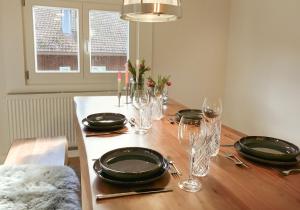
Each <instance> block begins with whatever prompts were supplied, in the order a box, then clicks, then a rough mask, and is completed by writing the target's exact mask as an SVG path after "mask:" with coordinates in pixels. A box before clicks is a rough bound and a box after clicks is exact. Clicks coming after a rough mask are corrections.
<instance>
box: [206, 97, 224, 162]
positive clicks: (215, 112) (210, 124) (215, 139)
mask: <svg viewBox="0 0 300 210" xmlns="http://www.w3.org/2000/svg"><path fill="white" fill-rule="evenodd" d="M202 112H203V116H204V118H205V120H206V126H207V135H208V138H210V142H211V143H210V150H211V151H210V153H211V156H216V155H217V154H218V153H219V148H220V140H221V120H220V118H221V114H222V101H221V99H220V98H209V97H206V98H205V99H204V102H203V105H202Z"/></svg>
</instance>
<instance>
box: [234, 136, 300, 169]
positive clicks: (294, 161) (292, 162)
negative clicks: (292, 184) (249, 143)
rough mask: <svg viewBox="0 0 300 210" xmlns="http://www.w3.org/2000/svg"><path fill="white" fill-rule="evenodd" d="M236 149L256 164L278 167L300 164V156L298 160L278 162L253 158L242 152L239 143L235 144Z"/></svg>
mask: <svg viewBox="0 0 300 210" xmlns="http://www.w3.org/2000/svg"><path fill="white" fill-rule="evenodd" d="M234 148H235V149H236V151H237V152H238V153H239V154H240V155H241V156H244V157H245V158H247V159H249V160H252V161H254V162H258V163H264V164H268V165H276V166H292V165H296V164H297V163H299V162H300V157H299V156H298V157H297V158H294V159H292V160H289V161H278V160H268V159H263V158H260V157H256V156H253V155H251V154H247V153H245V152H243V151H242V148H241V145H240V143H239V142H238V141H237V142H235V144H234Z"/></svg>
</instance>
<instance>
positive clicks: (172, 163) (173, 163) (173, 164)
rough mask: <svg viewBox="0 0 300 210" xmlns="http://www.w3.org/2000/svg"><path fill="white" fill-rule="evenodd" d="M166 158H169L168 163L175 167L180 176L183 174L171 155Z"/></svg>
mask: <svg viewBox="0 0 300 210" xmlns="http://www.w3.org/2000/svg"><path fill="white" fill-rule="evenodd" d="M166 159H167V161H168V163H169V164H170V165H171V166H172V167H173V169H174V171H175V172H176V173H177V174H178V175H179V176H181V175H182V174H181V172H180V171H179V169H178V168H177V167H176V165H175V162H174V161H173V160H171V157H170V156H167V158H166Z"/></svg>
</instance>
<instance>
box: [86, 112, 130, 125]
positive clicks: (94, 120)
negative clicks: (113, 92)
mask: <svg viewBox="0 0 300 210" xmlns="http://www.w3.org/2000/svg"><path fill="white" fill-rule="evenodd" d="M86 120H87V121H88V122H89V124H90V125H93V126H113V125H122V124H123V123H124V122H125V121H126V117H125V116H124V115H122V114H119V113H109V112H107V113H96V114H91V115H89V116H87V117H86Z"/></svg>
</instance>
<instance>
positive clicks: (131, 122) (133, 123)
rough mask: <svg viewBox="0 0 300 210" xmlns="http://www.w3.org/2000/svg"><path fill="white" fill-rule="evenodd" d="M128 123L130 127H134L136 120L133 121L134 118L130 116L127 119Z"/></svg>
mask: <svg viewBox="0 0 300 210" xmlns="http://www.w3.org/2000/svg"><path fill="white" fill-rule="evenodd" d="M128 122H129V124H130V126H131V127H134V126H135V124H136V122H135V119H134V118H130V120H128Z"/></svg>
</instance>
